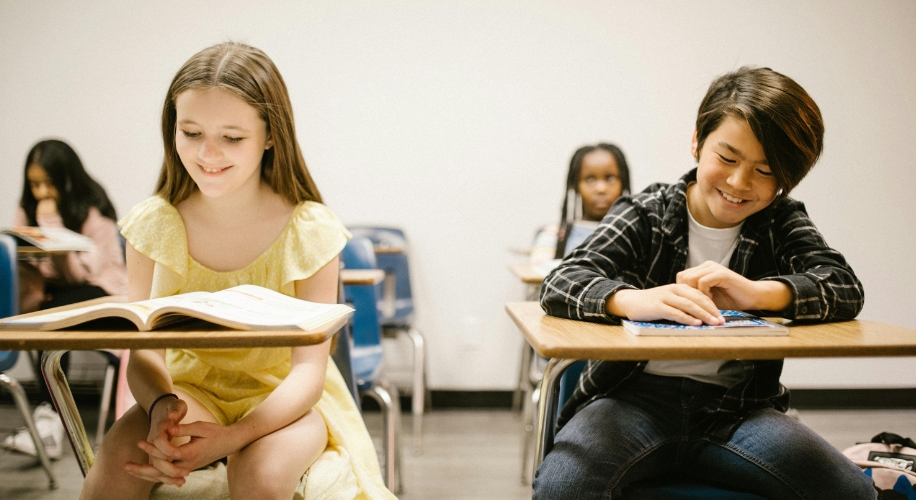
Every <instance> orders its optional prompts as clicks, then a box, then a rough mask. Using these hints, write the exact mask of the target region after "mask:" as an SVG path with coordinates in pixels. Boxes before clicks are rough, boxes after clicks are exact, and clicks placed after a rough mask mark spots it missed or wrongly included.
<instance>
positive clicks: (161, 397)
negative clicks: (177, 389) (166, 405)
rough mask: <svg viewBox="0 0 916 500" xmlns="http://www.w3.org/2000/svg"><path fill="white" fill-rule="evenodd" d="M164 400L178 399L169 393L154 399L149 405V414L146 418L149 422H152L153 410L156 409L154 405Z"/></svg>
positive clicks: (175, 395)
mask: <svg viewBox="0 0 916 500" xmlns="http://www.w3.org/2000/svg"><path fill="white" fill-rule="evenodd" d="M165 398H175V399H178V395H177V394H172V393H171V392H167V393H165V394H163V395H161V396H159V397H158V398H156V399H154V400H153V402H152V404H150V405H149V413H148V414H147V417H148V418H149V421H150V422H152V421H153V408H155V407H156V403H158V402H160V401H162V400H163V399H165Z"/></svg>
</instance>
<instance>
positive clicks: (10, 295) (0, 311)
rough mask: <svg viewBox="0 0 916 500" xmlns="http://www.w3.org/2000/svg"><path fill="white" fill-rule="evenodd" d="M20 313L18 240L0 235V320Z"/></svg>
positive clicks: (6, 235)
mask: <svg viewBox="0 0 916 500" xmlns="http://www.w3.org/2000/svg"><path fill="white" fill-rule="evenodd" d="M18 311H19V276H18V272H17V269H16V240H14V239H13V237H12V236H10V235H8V234H2V235H0V318H6V317H8V316H15V315H16V314H17V313H18Z"/></svg>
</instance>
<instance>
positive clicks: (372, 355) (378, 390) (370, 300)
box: [335, 236, 401, 493]
mask: <svg viewBox="0 0 916 500" xmlns="http://www.w3.org/2000/svg"><path fill="white" fill-rule="evenodd" d="M375 257H376V256H375V253H374V251H373V249H372V242H371V241H369V239H368V238H364V237H360V236H354V237H353V238H351V239H350V240H349V241H348V242H347V245H346V247H344V250H343V252H341V254H340V259H341V262H342V264H343V267H344V268H345V269H378V265H377V263H376V260H375ZM344 299H345V300H346V302H348V303H350V304H351V305H352V306H353V308H354V309H355V310H356V311H355V312H354V313H353V318H352V324H351V332H352V334H353V337H352V341H353V347H352V349H351V352H350V354H351V356H350V358H351V365H350V367H349V368H350V371H351V373H352V375H353V377H354V378H355V379H356V387H357V390H358V394H359V396H369V397H371V398H372V399H374V400H375V401H376V402H377V403H378V404H379V406H380V407H381V409H382V423H383V426H384V438H383V448H384V453H385V467H384V469H383V472H384V475H385V476H384V477H385V485H386V486H387V487H388V488H389V489H390V490H391V491H394V492H396V493H399V492H400V484H401V481H400V468H399V466H398V464H399V463H400V448H399V446H398V439H397V430H398V417H399V415H400V413H401V407H400V400H399V398H398V392H397V389H395V388H394V387H393V386H391V385H390V384H388V382H387V381H386V380H385V379H384V378H383V377H382V366H383V365H382V361H383V360H382V332H381V324H380V322H379V314H378V299H379V294H378V288H377V287H376V285H346V286H344ZM342 341H343V339H341V340H339V341H338V344H340V343H342ZM338 349H340V347H339V346H338ZM337 360H338V358H336V357H335V361H337ZM357 400H358V398H357ZM396 476H397V479H396ZM396 490H397V491H396Z"/></svg>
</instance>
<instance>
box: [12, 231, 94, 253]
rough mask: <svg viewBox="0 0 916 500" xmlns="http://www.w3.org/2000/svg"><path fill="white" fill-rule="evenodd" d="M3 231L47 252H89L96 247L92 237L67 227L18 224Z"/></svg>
mask: <svg viewBox="0 0 916 500" xmlns="http://www.w3.org/2000/svg"><path fill="white" fill-rule="evenodd" d="M3 232H4V233H7V234H10V235H13V236H15V237H16V238H19V239H20V240H21V241H23V242H25V243H26V244H28V245H32V246H35V247H37V248H40V249H41V250H44V251H47V252H88V251H90V250H93V249H95V243H94V242H93V241H92V239H91V238H89V237H88V236H84V235H82V234H80V233H77V232H74V231H71V230H69V229H67V228H65V227H31V226H28V227H27V226H16V227H13V228H9V229H5V230H3Z"/></svg>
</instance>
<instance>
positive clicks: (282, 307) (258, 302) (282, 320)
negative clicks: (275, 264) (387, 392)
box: [0, 285, 353, 331]
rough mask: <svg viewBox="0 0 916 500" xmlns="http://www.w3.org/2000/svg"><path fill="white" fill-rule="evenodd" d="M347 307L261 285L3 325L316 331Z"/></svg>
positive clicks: (31, 316)
mask: <svg viewBox="0 0 916 500" xmlns="http://www.w3.org/2000/svg"><path fill="white" fill-rule="evenodd" d="M352 311H353V309H352V308H351V307H349V306H346V305H343V304H318V303H314V302H306V301H304V300H299V299H296V298H293V297H288V296H286V295H283V294H282V293H279V292H274V291H272V290H268V289H266V288H262V287H259V286H255V285H241V286H237V287H233V288H229V289H226V290H221V291H219V292H213V293H210V292H191V293H184V294H180V295H173V296H169V297H160V298H156V299H150V300H143V301H139V302H132V303H104V304H94V305H90V306H86V307H79V308H72V309H65V310H60V311H51V312H45V313H32V314H29V315H24V316H16V317H13V318H8V319H5V320H0V329H24V330H57V329H61V328H67V327H71V326H75V325H82V324H83V323H86V322H89V321H93V320H96V319H103V318H124V319H127V320H129V321H131V322H132V323H134V325H136V327H137V329H138V330H143V331H145V330H154V329H156V328H162V327H164V326H168V325H171V324H173V323H176V322H179V321H185V320H187V319H193V318H196V319H201V320H204V321H208V322H210V323H216V324H219V325H223V326H228V327H230V328H236V329H239V330H255V329H257V330H285V329H296V328H299V329H302V330H306V331H308V330H314V329H316V328H318V327H320V326H322V325H324V324H325V323H327V322H329V321H333V320H335V319H338V318H340V317H342V316H346V315H348V314H349V313H350V312H352Z"/></svg>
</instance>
